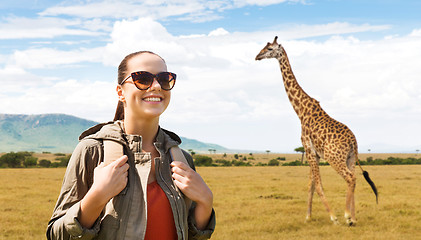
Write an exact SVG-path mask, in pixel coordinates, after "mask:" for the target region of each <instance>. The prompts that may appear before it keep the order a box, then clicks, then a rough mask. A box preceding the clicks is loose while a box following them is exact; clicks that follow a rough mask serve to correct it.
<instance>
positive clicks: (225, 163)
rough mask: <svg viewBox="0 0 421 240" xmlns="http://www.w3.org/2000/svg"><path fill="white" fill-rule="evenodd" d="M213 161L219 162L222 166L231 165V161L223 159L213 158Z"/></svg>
mask: <svg viewBox="0 0 421 240" xmlns="http://www.w3.org/2000/svg"><path fill="white" fill-rule="evenodd" d="M215 162H216V163H219V164H220V166H224V167H229V166H231V165H232V162H231V161H228V160H224V159H217V160H215Z"/></svg>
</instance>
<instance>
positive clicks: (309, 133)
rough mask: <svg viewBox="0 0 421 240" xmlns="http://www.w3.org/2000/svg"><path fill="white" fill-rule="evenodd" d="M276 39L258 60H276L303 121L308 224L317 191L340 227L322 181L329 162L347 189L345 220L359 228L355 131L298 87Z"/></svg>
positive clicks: (296, 110) (302, 138) (289, 95)
mask: <svg viewBox="0 0 421 240" xmlns="http://www.w3.org/2000/svg"><path fill="white" fill-rule="evenodd" d="M277 38H278V37H275V39H274V41H273V42H272V43H269V42H268V43H267V45H266V46H265V47H264V48H263V49H262V50H261V51H260V52H259V54H258V55H257V56H256V60H262V59H265V58H276V59H277V60H278V61H279V65H280V68H281V72H282V78H283V82H284V86H285V90H286V93H287V95H288V98H289V101H290V102H291V104H292V107H293V108H294V111H295V112H296V114H297V115H298V118H299V119H300V121H301V142H302V144H303V147H304V149H305V153H306V158H307V161H308V163H309V165H310V183H309V189H308V206H307V216H306V221H309V220H310V219H311V211H312V201H313V195H314V191H315V190H316V192H317V194H318V195H319V196H320V198H321V201H322V203H323V204H324V206H325V208H326V210H327V211H328V213H329V215H330V219H331V220H332V221H333V223H335V224H338V219H337V217H336V216H335V214H334V212H333V211H332V209H331V208H330V207H329V204H328V201H327V199H326V197H325V194H324V191H323V186H322V180H321V177H320V170H319V160H320V158H322V159H325V160H326V161H328V162H329V164H330V166H332V168H333V169H334V170H335V171H336V172H337V173H338V174H339V175H340V176H342V177H343V178H344V179H345V181H346V183H347V185H348V189H347V193H346V204H345V219H346V222H347V224H348V225H349V226H351V225H355V223H356V218H355V200H354V191H355V185H356V177H355V173H354V168H355V163H356V162H358V165H359V166H360V168H361V165H360V163H359V161H358V146H357V140H356V138H355V136H354V134H353V133H352V131H351V130H350V129H349V128H348V127H347V126H346V125H345V124H343V123H340V122H338V121H336V120H335V119H333V118H331V117H330V116H329V115H328V114H327V113H326V112H325V111H324V110H323V109H322V108H321V106H320V104H319V102H318V101H317V100H316V99H314V98H312V97H310V96H309V95H308V94H307V93H306V92H305V91H304V90H303V89H302V88H301V86H300V85H299V84H298V82H297V80H296V78H295V76H294V73H293V72H292V69H291V65H290V63H289V60H288V56H287V54H286V52H285V49H284V48H283V47H282V46H281V45H280V44H278V43H277ZM361 170H362V171H363V175H364V177H365V179H366V180H367V182H368V183H369V184H370V186H371V187H372V189H373V191H374V194H375V195H376V200H377V188H376V186H375V185H374V183H373V182H372V181H371V179H370V178H369V176H368V173H367V172H366V171H364V170H363V169H362V168H361Z"/></svg>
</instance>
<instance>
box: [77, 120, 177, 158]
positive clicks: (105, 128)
mask: <svg viewBox="0 0 421 240" xmlns="http://www.w3.org/2000/svg"><path fill="white" fill-rule="evenodd" d="M123 129H124V123H123V121H115V122H107V123H100V124H98V125H95V126H93V127H91V128H89V129H87V130H86V131H84V132H83V133H82V134H81V135H80V136H79V141H80V140H82V139H97V140H112V141H116V142H119V143H121V144H122V145H127V139H128V138H130V139H133V136H134V135H128V134H126V133H125V132H124V130H123ZM136 138H137V139H139V141H142V136H137V137H136ZM154 144H155V146H156V147H158V148H160V149H163V150H164V151H165V152H168V150H169V149H170V148H171V147H174V146H177V145H180V144H181V139H180V137H179V136H177V134H175V133H173V132H171V131H168V130H165V129H163V128H161V127H159V128H158V133H157V135H156V139H155V143H154Z"/></svg>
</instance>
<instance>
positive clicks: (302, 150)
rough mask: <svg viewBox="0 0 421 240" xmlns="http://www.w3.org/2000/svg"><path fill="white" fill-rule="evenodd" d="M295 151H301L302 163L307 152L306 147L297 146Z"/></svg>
mask: <svg viewBox="0 0 421 240" xmlns="http://www.w3.org/2000/svg"><path fill="white" fill-rule="evenodd" d="M294 151H296V152H300V153H301V163H303V160H304V153H305V152H306V151H305V149H304V147H297V148H296V149H294Z"/></svg>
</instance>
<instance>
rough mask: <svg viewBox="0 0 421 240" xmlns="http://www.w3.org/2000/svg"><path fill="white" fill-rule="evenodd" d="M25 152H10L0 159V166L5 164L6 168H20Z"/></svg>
mask: <svg viewBox="0 0 421 240" xmlns="http://www.w3.org/2000/svg"><path fill="white" fill-rule="evenodd" d="M26 155H27V154H26V153H25V152H17V153H15V152H10V153H6V154H4V155H3V156H1V157H0V165H3V164H6V165H7V166H8V167H11V168H17V167H21V166H22V162H23V161H24V160H25V156H26Z"/></svg>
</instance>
